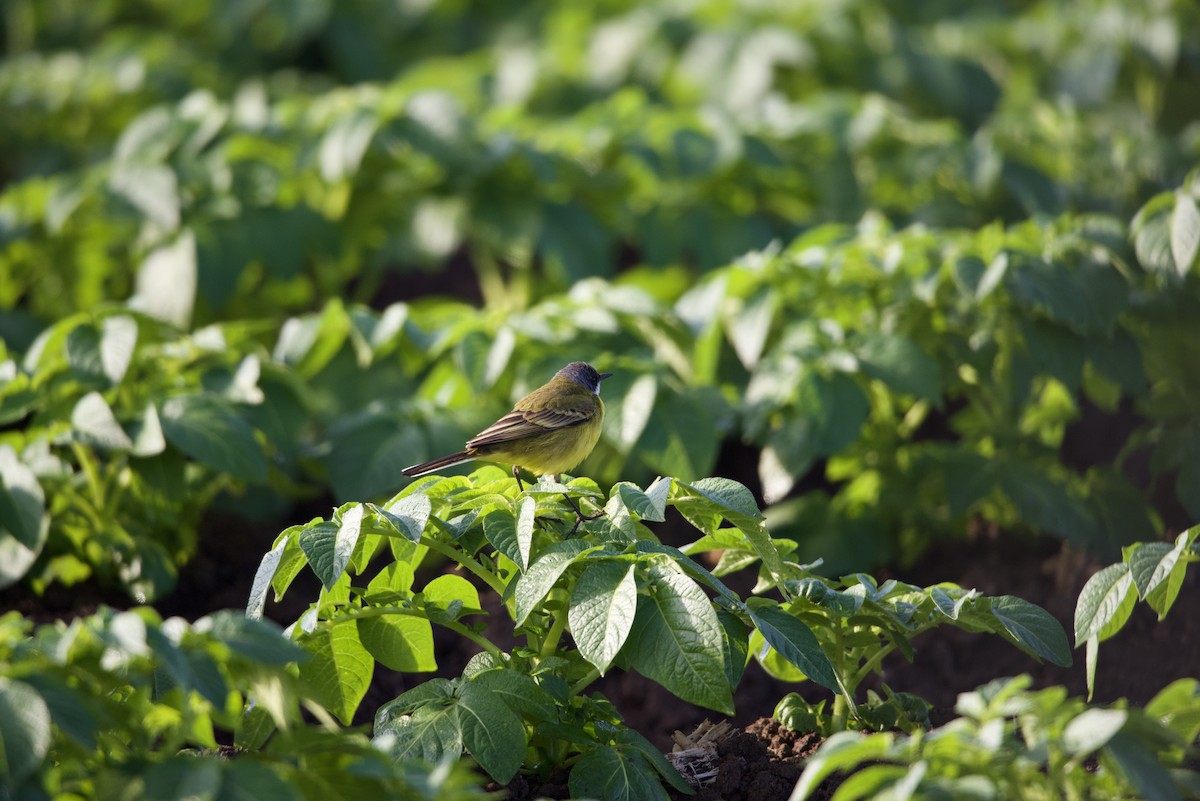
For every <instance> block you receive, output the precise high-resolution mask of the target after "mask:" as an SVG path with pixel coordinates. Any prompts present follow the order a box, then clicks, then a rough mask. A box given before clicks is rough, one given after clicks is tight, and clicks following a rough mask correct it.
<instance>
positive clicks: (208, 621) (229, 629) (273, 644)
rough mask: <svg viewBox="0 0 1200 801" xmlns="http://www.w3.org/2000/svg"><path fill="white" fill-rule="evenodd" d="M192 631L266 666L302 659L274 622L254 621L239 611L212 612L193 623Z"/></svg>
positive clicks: (301, 652)
mask: <svg viewBox="0 0 1200 801" xmlns="http://www.w3.org/2000/svg"><path fill="white" fill-rule="evenodd" d="M192 630H193V631H195V632H197V633H201V634H203V633H205V632H210V633H211V634H212V636H214V637H216V638H217V639H218V640H220V641H221V642H223V643H224V644H225V645H226V646H227V647H228V648H229V649H230V650H232V651H235V652H236V653H239V654H241V655H242V656H244V657H246V658H247V659H252V660H254V661H255V662H262V663H263V664H267V665H286V664H289V663H291V662H297V661H300V660H302V659H304V656H305V653H304V650H303V649H301V648H299V647H297V645H296V644H295V643H293V642H292V641H291V640H289V639H287V638H286V637H284V636H283V632H282V631H281V630H280V628H279V627H278V626H276V625H275V624H274V623H270V622H268V621H265V620H253V619H251V618H248V617H246V616H245V615H242V614H241V613H239V612H234V611H230V610H225V611H221V612H214V613H213V614H211V615H208V616H207V617H202V618H200V619H199V620H197V621H196V622H195V623H194V624H192Z"/></svg>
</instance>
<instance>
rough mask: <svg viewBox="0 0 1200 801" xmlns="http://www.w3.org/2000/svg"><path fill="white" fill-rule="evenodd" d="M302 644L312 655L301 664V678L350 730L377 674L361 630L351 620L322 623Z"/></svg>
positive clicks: (304, 637) (302, 639) (322, 703)
mask: <svg viewBox="0 0 1200 801" xmlns="http://www.w3.org/2000/svg"><path fill="white" fill-rule="evenodd" d="M300 643H301V644H302V645H303V646H304V648H305V650H307V651H308V652H309V655H310V656H309V658H308V659H306V660H305V661H304V662H302V663H301V664H300V678H301V679H303V680H304V681H305V683H306V684H307V685H308V686H309V687H310V688H311V689H312V692H313V696H314V697H315V698H316V699H317V700H318V701H319V702H320V703H321V705H322V706H324V707H325V708H326V709H328V710H329V711H330V712H332V713H333V714H334V715H336V716H337V718H338V720H340V721H341V722H342V725H345V726H349V725H350V722H351V720H352V719H353V718H354V712H355V710H357V709H358V704H359V702H361V701H362V699H363V696H364V695H366V693H367V687H368V685H370V683H371V675H372V674H373V673H374V670H375V660H374V659H372V658H371V654H370V653H369V652H368V651H367V649H366V648H364V647H363V644H362V641H361V640H360V639H359V637H358V626H356V625H355V623H354V621H352V620H350V621H343V622H341V623H323V624H321V625H319V626H317V628H316V629H315V630H313V632H312V633H311V634H307V635H305V636H303V637H302V638H301V640H300Z"/></svg>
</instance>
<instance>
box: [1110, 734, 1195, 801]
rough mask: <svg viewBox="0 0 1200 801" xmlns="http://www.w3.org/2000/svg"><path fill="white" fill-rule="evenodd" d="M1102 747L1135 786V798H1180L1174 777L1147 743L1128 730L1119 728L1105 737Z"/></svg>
mask: <svg viewBox="0 0 1200 801" xmlns="http://www.w3.org/2000/svg"><path fill="white" fill-rule="evenodd" d="M1105 749H1106V750H1107V751H1108V753H1109V754H1111V755H1112V757H1113V759H1114V760H1115V761H1116V763H1117V764H1118V765H1119V766H1120V767H1121V772H1122V773H1124V774H1125V776H1126V778H1128V779H1129V783H1130V784H1132V785H1133V787H1134V789H1135V790H1137V797H1138V798H1141V799H1144V800H1145V801H1182V796H1180V794H1179V788H1178V786H1177V785H1176V784H1175V780H1174V779H1173V778H1171V773H1170V771H1168V769H1167V766H1166V765H1164V764H1163V762H1162V761H1161V760H1160V759H1159V758H1158V756H1157V755H1156V754H1155V751H1154V749H1153V748H1152V747H1151V745H1150V743H1147V742H1146V741H1145V740H1143V739H1141V738H1139V737H1137V736H1136V735H1135V734H1133V733H1131V732H1127V731H1119V732H1117V733H1116V734H1114V735H1113V736H1112V739H1110V740H1109V741H1108V744H1107V745H1106V746H1105Z"/></svg>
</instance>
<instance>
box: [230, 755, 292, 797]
mask: <svg viewBox="0 0 1200 801" xmlns="http://www.w3.org/2000/svg"><path fill="white" fill-rule="evenodd" d="M255 750H257V749H255ZM224 769H225V781H224V783H223V784H222V785H221V795H220V797H219V798H218V799H217V801H262V799H264V798H269V799H271V801H302V799H303V798H304V796H303V795H302V794H301V791H300V789H299V788H298V787H296V786H295V785H294V784H292V783H290V782H288V781H285V780H284V779H282V778H280V776H279V774H277V773H276V772H275V771H274V770H272V769H271V768H269V767H267V766H266V765H264V764H261V763H259V762H252V761H250V760H248V759H238V760H230V761H229V762H227V763H225V766H224Z"/></svg>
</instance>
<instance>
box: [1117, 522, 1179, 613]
mask: <svg viewBox="0 0 1200 801" xmlns="http://www.w3.org/2000/svg"><path fill="white" fill-rule="evenodd" d="M1195 536H1196V534H1195V530H1192V531H1185V532H1183V533H1182V534H1180V535H1179V536H1178V537H1176V538H1175V543H1174V545H1171V544H1169V543H1165V542H1144V543H1140V544H1138V545H1137V546H1135V548H1134V551H1133V553H1132V554H1130V556H1129V558H1128V560H1126V561H1127V563H1128V565H1129V575H1130V576H1131V577H1132V578H1133V584H1134V586H1135V587H1137V591H1138V596H1139V597H1140V598H1142V599H1143V600H1145V601H1147V602H1148V603H1149V604H1150V606H1151V607H1152V608H1153V609H1154V611H1156V612H1158V618H1159V620H1162V619H1163V618H1164V617H1166V614H1167V612H1168V611H1169V610H1170V608H1171V606H1172V604H1174V603H1175V598H1176V597H1177V596H1178V595H1179V590H1180V588H1181V587H1182V586H1183V577H1184V573H1185V572H1186V570H1187V562H1186V561H1184V560H1183V556H1184V554H1186V553H1187V551H1188V549H1189V548H1190V547H1191V544H1192V541H1194V539H1195Z"/></svg>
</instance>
